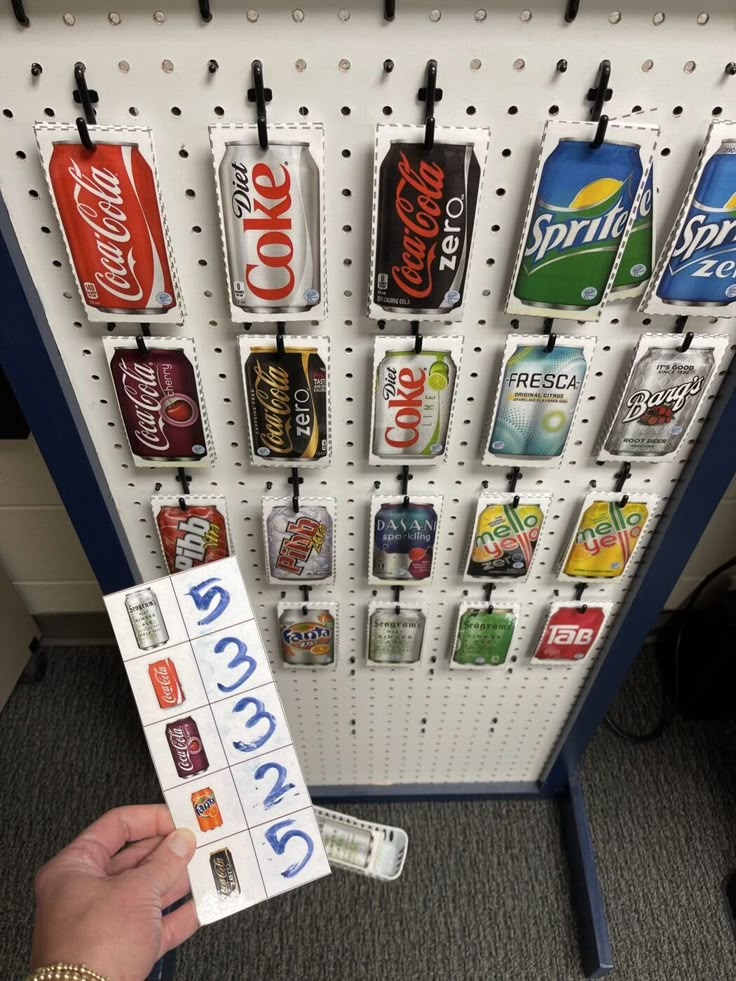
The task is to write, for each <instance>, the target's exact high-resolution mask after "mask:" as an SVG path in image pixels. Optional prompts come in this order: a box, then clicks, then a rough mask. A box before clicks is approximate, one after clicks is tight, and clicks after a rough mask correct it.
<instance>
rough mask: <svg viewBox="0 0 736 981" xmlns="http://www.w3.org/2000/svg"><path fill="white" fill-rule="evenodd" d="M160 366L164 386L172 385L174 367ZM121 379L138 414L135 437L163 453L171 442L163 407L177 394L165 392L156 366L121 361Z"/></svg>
mask: <svg viewBox="0 0 736 981" xmlns="http://www.w3.org/2000/svg"><path fill="white" fill-rule="evenodd" d="M159 367H160V368H161V374H162V378H163V380H164V383H166V382H167V381H169V382H170V371H171V365H166V364H162V365H159ZM167 369H168V372H167ZM120 379H121V384H122V389H123V393H124V394H125V396H126V398H127V399H128V401H129V403H130V405H132V407H133V410H134V412H135V417H136V425H135V426H134V429H133V432H134V435H135V436H136V437H137V438H138V439H139V440H140V441H141V443H143V445H144V446H147V447H149V448H150V449H152V450H156V451H158V452H159V453H160V452H162V451H164V450H167V449H168V448H169V441H168V439H167V438H166V435H165V433H164V429H163V427H164V421H163V413H162V411H161V406H162V403H163V400H164V398H166V397H167V396H169V395H171V394H173V393H172V392H170V391H162V388H161V386H160V385H159V377H158V374H157V372H156V365H155V364H146V363H145V362H142V361H134V362H133V363H132V364H131V363H130V362H127V361H125V359H121V360H120ZM167 387H168V386H167Z"/></svg>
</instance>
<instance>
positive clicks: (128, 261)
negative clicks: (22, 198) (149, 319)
mask: <svg viewBox="0 0 736 981" xmlns="http://www.w3.org/2000/svg"><path fill="white" fill-rule="evenodd" d="M69 175H70V177H71V178H72V180H73V181H74V185H75V186H74V203H75V205H76V208H77V212H78V213H79V217H80V218H81V219H82V221H84V222H85V223H86V224H87V225H89V226H90V228H91V229H92V231H93V232H94V239H95V246H96V248H97V255H98V259H99V264H100V266H101V269H98V270H97V271H96V272H95V274H94V278H95V281H96V282H97V285H98V286H99V287H100V288H101V289H103V290H105V291H106V292H107V293H109V294H110V295H112V296H115V297H117V298H118V299H120V300H124V301H125V302H126V303H135V302H136V301H138V300H140V299H142V297H143V287H142V286H141V283H140V280H139V279H138V277H137V275H136V272H135V267H136V258H135V256H134V254H133V246H132V245H131V244H130V239H131V234H130V227H129V223H128V214H127V212H126V211H125V210H124V209H123V204H124V198H123V194H122V193H121V190H120V178H119V177H118V175H117V174H115V173H113V171H111V170H109V169H108V168H101V167H95V166H94V165H93V166H91V167H90V170H89V173H84V172H83V171H82V169H81V167H80V166H79V164H78V163H77V162H76V160H70V161H69Z"/></svg>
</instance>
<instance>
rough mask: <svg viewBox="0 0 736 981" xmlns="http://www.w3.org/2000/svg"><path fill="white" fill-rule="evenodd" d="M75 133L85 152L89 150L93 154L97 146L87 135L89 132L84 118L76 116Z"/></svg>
mask: <svg viewBox="0 0 736 981" xmlns="http://www.w3.org/2000/svg"><path fill="white" fill-rule="evenodd" d="M77 132H78V133H79V139H80V140H81V142H82V145H83V146H84V148H85V150H89V151H90V152H91V153H94V152H95V150H96V149H97V144H96V143H95V141H94V140H93V139H92V137H91V136H90V135H89V130H88V129H87V123H86V122H85V120H84V116H77Z"/></svg>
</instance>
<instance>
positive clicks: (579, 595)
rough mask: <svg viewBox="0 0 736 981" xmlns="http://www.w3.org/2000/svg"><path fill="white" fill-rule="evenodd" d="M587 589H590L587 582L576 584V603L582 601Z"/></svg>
mask: <svg viewBox="0 0 736 981" xmlns="http://www.w3.org/2000/svg"><path fill="white" fill-rule="evenodd" d="M587 588H588V584H587V582H578V583H575V599H576V601H577V600H580V599H582V597H583V593H584V592H585V590H586V589H587Z"/></svg>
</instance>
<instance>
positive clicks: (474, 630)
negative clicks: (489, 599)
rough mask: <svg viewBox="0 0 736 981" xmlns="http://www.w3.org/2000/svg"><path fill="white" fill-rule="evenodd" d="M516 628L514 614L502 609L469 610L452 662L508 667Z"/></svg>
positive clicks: (463, 618) (464, 617) (464, 615)
mask: <svg viewBox="0 0 736 981" xmlns="http://www.w3.org/2000/svg"><path fill="white" fill-rule="evenodd" d="M515 628H516V615H515V614H514V611H513V610H510V609H503V608H502V607H492V608H490V609H482V610H481V609H477V610H476V609H472V610H465V611H464V612H463V613H462V615H461V617H460V623H459V624H458V631H457V643H456V644H455V651H454V653H453V655H452V659H453V661H454V662H455V663H456V664H466V665H467V664H472V665H477V666H479V667H480V666H486V667H488V666H495V665H498V664H504V663H505V661H506V657H507V656H508V653H509V648H510V647H511V641H512V640H513V637H514V630H515Z"/></svg>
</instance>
